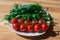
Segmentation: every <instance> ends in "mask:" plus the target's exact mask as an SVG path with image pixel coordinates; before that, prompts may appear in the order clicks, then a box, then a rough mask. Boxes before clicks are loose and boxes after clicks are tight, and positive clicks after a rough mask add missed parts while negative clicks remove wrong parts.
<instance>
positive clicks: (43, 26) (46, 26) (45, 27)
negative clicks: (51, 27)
mask: <svg viewBox="0 0 60 40" xmlns="http://www.w3.org/2000/svg"><path fill="white" fill-rule="evenodd" d="M47 29H48V25H47V24H46V23H43V24H42V30H44V31H46V30H47Z"/></svg>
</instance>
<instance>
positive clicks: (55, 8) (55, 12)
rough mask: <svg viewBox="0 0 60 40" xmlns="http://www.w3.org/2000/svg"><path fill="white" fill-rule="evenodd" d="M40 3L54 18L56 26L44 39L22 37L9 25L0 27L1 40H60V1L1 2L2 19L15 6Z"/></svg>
mask: <svg viewBox="0 0 60 40" xmlns="http://www.w3.org/2000/svg"><path fill="white" fill-rule="evenodd" d="M27 3H39V4H40V5H42V7H43V8H45V9H46V10H47V11H48V12H49V14H50V15H51V16H52V18H53V21H54V23H55V24H56V26H53V31H52V32H49V33H48V34H46V35H45V36H43V37H32V38H31V37H30V38H26V37H21V36H19V35H17V34H16V33H14V32H12V31H11V30H10V29H9V28H8V26H7V25H0V40H60V0H0V19H1V18H3V17H4V16H5V15H6V14H8V13H9V11H10V10H11V9H12V7H13V5H14V4H27Z"/></svg>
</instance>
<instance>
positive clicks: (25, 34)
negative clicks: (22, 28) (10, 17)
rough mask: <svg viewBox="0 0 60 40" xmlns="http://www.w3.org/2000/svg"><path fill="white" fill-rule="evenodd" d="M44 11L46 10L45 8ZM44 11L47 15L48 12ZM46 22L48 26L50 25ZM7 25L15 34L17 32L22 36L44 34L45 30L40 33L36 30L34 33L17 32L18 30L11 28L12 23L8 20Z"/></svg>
mask: <svg viewBox="0 0 60 40" xmlns="http://www.w3.org/2000/svg"><path fill="white" fill-rule="evenodd" d="M44 10H45V9H44ZM45 11H46V10H45ZM46 13H47V15H49V14H48V12H47V11H46ZM48 19H49V18H48ZM47 24H48V26H49V25H50V22H49V21H47ZM8 27H9V28H10V29H11V30H12V31H13V32H15V33H17V34H19V35H22V36H39V35H43V34H45V33H46V32H41V33H38V32H36V33H24V32H18V31H15V30H14V29H13V28H12V25H11V24H10V23H9V22H8Z"/></svg>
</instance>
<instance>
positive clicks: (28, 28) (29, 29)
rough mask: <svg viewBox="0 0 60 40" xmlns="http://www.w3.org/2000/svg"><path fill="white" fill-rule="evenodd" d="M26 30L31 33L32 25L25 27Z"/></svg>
mask: <svg viewBox="0 0 60 40" xmlns="http://www.w3.org/2000/svg"><path fill="white" fill-rule="evenodd" d="M27 30H28V31H29V32H32V31H33V25H31V24H30V25H28V27H27Z"/></svg>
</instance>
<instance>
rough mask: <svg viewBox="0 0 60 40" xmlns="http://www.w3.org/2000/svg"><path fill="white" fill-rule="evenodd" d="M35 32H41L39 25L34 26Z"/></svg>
mask: <svg viewBox="0 0 60 40" xmlns="http://www.w3.org/2000/svg"><path fill="white" fill-rule="evenodd" d="M34 31H36V32H39V31H40V27H39V25H38V24H35V25H34Z"/></svg>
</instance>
